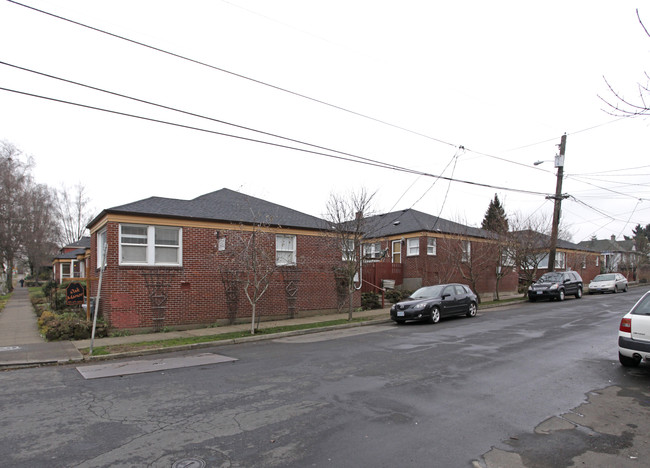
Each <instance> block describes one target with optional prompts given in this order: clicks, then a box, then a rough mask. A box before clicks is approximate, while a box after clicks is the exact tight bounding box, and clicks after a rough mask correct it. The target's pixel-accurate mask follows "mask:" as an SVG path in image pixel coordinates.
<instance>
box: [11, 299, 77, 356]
mask: <svg viewBox="0 0 650 468" xmlns="http://www.w3.org/2000/svg"><path fill="white" fill-rule="evenodd" d="M82 359H83V357H82V355H81V353H80V352H79V351H78V350H77V348H76V347H75V346H74V344H72V342H70V341H55V342H50V343H48V342H46V341H45V340H44V339H43V338H41V336H40V335H39V334H38V327H37V325H36V314H35V313H34V310H33V309H32V305H31V303H30V302H29V292H28V289H27V288H21V287H17V288H16V289H14V292H13V294H12V296H11V299H9V302H7V305H6V306H5V308H4V309H3V310H2V312H0V367H11V366H28V365H38V364H52V363H60V362H68V361H81V360H82Z"/></svg>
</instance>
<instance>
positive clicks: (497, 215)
mask: <svg viewBox="0 0 650 468" xmlns="http://www.w3.org/2000/svg"><path fill="white" fill-rule="evenodd" d="M481 227H482V228H483V229H486V230H488V231H492V232H496V233H499V234H505V233H506V232H508V227H509V226H508V218H507V217H506V212H505V210H504V209H503V205H502V204H501V202H500V201H499V197H498V196H497V194H496V193H495V194H494V200H491V201H490V205H489V206H488V209H487V211H486V212H485V217H484V218H483V222H482V223H481Z"/></svg>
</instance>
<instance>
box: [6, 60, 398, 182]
mask: <svg viewBox="0 0 650 468" xmlns="http://www.w3.org/2000/svg"><path fill="white" fill-rule="evenodd" d="M0 65H6V66H8V67H12V68H16V69H18V70H23V71H26V72H29V73H33V74H36V75H40V76H44V77H47V78H51V79H54V80H58V81H63V82H65V83H70V84H73V85H75V86H81V87H83V88H87V89H92V90H94V91H99V92H102V93H105V94H110V95H112V96H117V97H121V98H124V99H129V100H131V101H135V102H139V103H142V104H147V105H150V106H154V107H159V108H161V109H165V110H171V111H174V112H179V113H181V114H185V115H189V116H192V117H198V118H201V119H205V120H210V121H212V122H217V123H220V124H224V125H229V126H231V127H236V128H239V129H242V130H247V131H251V132H256V133H260V134H262V135H266V136H271V137H274V138H279V139H282V140H287V141H291V142H292V143H299V144H301V145H305V146H311V147H313V148H318V149H321V150H326V151H331V152H333V153H338V154H343V155H345V156H350V157H353V158H358V159H362V160H366V161H370V162H373V163H380V164H383V165H386V166H387V167H395V168H398V169H404V168H402V167H400V166H397V165H394V164H389V163H384V162H381V161H375V160H372V159H369V158H365V157H363V156H357V155H355V154H351V153H346V152H343V151H338V150H335V149H332V148H327V147H325V146H319V145H314V144H311V143H307V142H305V141H301V140H296V139H294V138H289V137H284V136H282V135H278V134H275V133H270V132H265V131H262V130H257V129H255V128H252V127H246V126H244V125H239V124H235V123H232V122H227V121H225V120H220V119H216V118H213V117H208V116H205V115H202V114H197V113H194V112H189V111H184V110H182V109H178V108H175V107H170V106H167V105H163V104H158V103H155V102H152V101H147V100H144V99H139V98H135V97H132V96H128V95H126V94H121V93H117V92H115V91H109V90H106V89H103V88H98V87H96V86H91V85H87V84H84V83H80V82H78V81H73V80H69V79H67V78H62V77H59V76H54V75H50V74H48V73H43V72H39V71H36V70H32V69H29V68H25V67H21V66H19V65H14V64H11V63H8V62H4V61H0Z"/></svg>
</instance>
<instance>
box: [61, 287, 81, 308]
mask: <svg viewBox="0 0 650 468" xmlns="http://www.w3.org/2000/svg"><path fill="white" fill-rule="evenodd" d="M65 302H66V304H68V305H81V304H83V303H84V287H83V286H82V285H81V283H70V284H68V286H67V287H66V288H65Z"/></svg>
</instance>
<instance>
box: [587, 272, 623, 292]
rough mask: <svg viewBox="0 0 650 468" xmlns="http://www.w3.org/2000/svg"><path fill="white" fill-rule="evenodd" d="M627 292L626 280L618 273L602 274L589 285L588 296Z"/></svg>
mask: <svg viewBox="0 0 650 468" xmlns="http://www.w3.org/2000/svg"><path fill="white" fill-rule="evenodd" d="M619 291H623V292H625V291H627V278H626V277H625V276H623V275H622V274H620V273H604V274H602V275H598V276H596V277H595V278H594V279H592V280H591V283H589V294H593V293H604V292H612V293H617V292H619Z"/></svg>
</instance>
